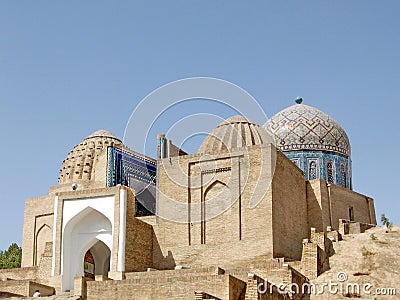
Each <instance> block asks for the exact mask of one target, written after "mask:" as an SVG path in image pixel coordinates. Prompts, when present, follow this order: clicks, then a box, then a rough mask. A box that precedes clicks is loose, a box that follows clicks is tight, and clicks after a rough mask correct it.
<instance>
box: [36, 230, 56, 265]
mask: <svg viewBox="0 0 400 300" xmlns="http://www.w3.org/2000/svg"><path fill="white" fill-rule="evenodd" d="M52 240H53V231H52V229H51V227H50V226H49V225H47V224H46V223H45V224H43V225H42V226H41V227H40V228H39V230H38V231H37V232H36V235H35V248H34V262H33V264H34V265H35V266H38V265H39V263H40V259H41V257H42V254H43V252H44V250H45V248H46V243H47V242H51V241H52Z"/></svg>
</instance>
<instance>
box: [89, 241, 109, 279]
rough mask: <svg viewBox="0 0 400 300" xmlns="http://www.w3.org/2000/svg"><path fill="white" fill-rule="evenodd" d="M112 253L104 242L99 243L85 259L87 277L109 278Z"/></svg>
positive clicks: (90, 250)
mask: <svg viewBox="0 0 400 300" xmlns="http://www.w3.org/2000/svg"><path fill="white" fill-rule="evenodd" d="M110 257H111V251H110V249H109V248H108V247H107V245H106V244H104V243H103V242H102V241H97V242H96V244H94V245H93V246H92V247H91V248H90V249H89V250H88V251H86V254H85V256H84V259H83V273H84V276H85V277H89V278H92V279H94V278H95V275H104V276H107V274H108V272H109V271H110Z"/></svg>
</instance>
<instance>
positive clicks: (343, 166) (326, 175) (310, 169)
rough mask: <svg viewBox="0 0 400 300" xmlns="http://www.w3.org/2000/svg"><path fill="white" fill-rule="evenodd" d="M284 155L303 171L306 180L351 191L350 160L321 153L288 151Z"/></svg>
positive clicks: (332, 154)
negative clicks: (326, 183) (318, 181)
mask: <svg viewBox="0 0 400 300" xmlns="http://www.w3.org/2000/svg"><path fill="white" fill-rule="evenodd" d="M284 154H285V155H286V156H287V157H288V158H289V159H290V160H291V161H293V162H294V163H295V164H297V166H298V167H299V168H300V169H301V170H303V172H304V174H305V176H306V179H307V180H312V179H316V178H318V179H322V180H327V181H330V182H331V183H334V184H336V185H340V186H343V187H346V188H349V189H352V180H351V176H352V170H351V159H350V158H347V157H345V156H342V155H339V154H336V153H329V152H323V151H288V152H284ZM313 162H314V163H315V165H312V163H313ZM314 166H315V168H314ZM330 167H331V168H330ZM329 168H330V170H329Z"/></svg>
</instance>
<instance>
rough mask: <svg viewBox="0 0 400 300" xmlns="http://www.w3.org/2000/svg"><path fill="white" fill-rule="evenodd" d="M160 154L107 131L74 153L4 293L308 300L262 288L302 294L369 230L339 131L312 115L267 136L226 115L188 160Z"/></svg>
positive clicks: (33, 211) (167, 150) (176, 153)
mask: <svg viewBox="0 0 400 300" xmlns="http://www.w3.org/2000/svg"><path fill="white" fill-rule="evenodd" d="M157 142H158V149H157V153H158V157H157V159H153V158H150V157H147V156H145V155H142V154H140V153H136V152H135V151H132V150H131V149H129V148H128V147H127V146H125V145H124V144H123V142H122V141H121V140H120V139H119V138H118V137H116V136H114V135H113V134H112V133H110V132H108V131H105V130H100V131H97V132H95V133H93V134H92V135H90V136H88V137H87V138H86V139H84V140H83V141H82V142H81V143H79V144H78V145H76V146H75V147H74V148H73V149H72V151H71V152H70V153H69V154H68V155H67V157H66V159H65V160H64V161H63V162H62V166H61V170H60V174H59V179H58V185H57V186H53V187H50V190H49V194H48V195H46V196H42V197H38V198H32V199H28V200H26V203H25V212H24V229H23V243H22V249H23V253H22V266H21V268H19V269H9V270H0V278H3V279H4V280H3V281H0V292H3V293H8V294H10V295H11V294H13V295H20V296H32V294H33V292H34V291H35V290H40V292H41V294H42V296H44V295H53V294H57V295H69V296H76V297H83V298H88V299H246V300H250V299H290V298H299V299H300V298H301V297H303V298H307V296H305V295H298V294H293V293H291V292H290V291H286V292H285V293H278V291H277V289H276V287H273V288H271V291H273V297H274V298H272V294H264V295H261V294H260V292H259V291H257V286H258V284H259V283H261V282H264V280H268V282H271V283H274V284H276V285H278V284H280V283H282V282H284V283H292V282H296V283H302V282H308V280H309V279H310V278H313V277H316V276H318V275H319V274H320V273H321V272H323V271H325V270H327V269H328V268H329V256H330V255H332V243H333V242H336V241H338V240H339V239H340V236H341V235H343V234H346V232H348V231H349V230H353V229H354V226H358V227H357V228H359V230H363V228H366V227H368V226H372V225H374V224H376V217H375V209H374V201H373V199H372V198H370V197H368V196H365V195H363V194H360V193H358V192H355V191H353V184H352V166H351V148H350V142H349V138H348V136H347V134H346V132H345V131H344V130H343V128H342V127H341V126H340V125H339V124H338V123H337V122H336V121H334V120H333V119H332V118H331V117H330V116H328V115H327V114H325V113H323V112H321V111H320V110H318V109H316V108H313V107H311V106H308V105H304V104H301V103H298V104H295V105H293V106H290V107H288V108H286V109H284V110H282V111H281V112H279V113H277V114H276V115H275V116H273V117H272V118H271V119H270V120H269V121H268V122H267V123H266V124H255V123H253V122H252V121H251V120H248V119H247V118H246V117H245V116H233V117H231V118H229V119H227V120H225V121H223V122H222V123H221V124H219V125H218V126H217V127H216V128H215V129H214V130H213V131H212V132H211V133H210V134H209V136H208V137H206V138H205V140H204V141H203V143H202V144H201V146H200V148H199V150H198V153H194V154H187V153H186V152H185V151H183V150H182V149H179V147H177V146H175V145H174V144H173V141H171V140H169V139H168V138H167V137H166V136H165V135H163V134H160V135H159V136H158V137H157ZM352 228H353V229H352ZM263 297H264V298H263ZM268 297H271V298H268Z"/></svg>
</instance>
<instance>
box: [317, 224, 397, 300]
mask: <svg viewBox="0 0 400 300" xmlns="http://www.w3.org/2000/svg"><path fill="white" fill-rule="evenodd" d="M385 231H386V227H376V228H371V229H369V230H367V231H366V232H365V233H361V234H354V235H346V236H344V238H343V241H340V242H335V243H334V249H335V252H336V253H335V254H334V255H333V256H332V257H330V259H329V261H330V267H331V269H330V270H329V271H327V272H325V273H323V274H321V275H320V276H319V277H318V278H317V279H315V280H312V283H315V284H316V285H317V286H318V285H319V286H320V284H323V283H329V280H331V281H332V282H334V283H339V282H340V281H339V280H338V278H337V276H338V273H340V272H345V273H346V275H347V277H348V279H347V280H346V281H344V282H343V287H344V288H343V291H344V293H343V294H341V293H340V292H339V293H338V294H336V295H332V294H330V293H329V292H325V293H324V294H323V295H316V296H312V297H311V299H329V298H331V299H343V298H344V297H343V295H344V294H346V285H347V283H357V284H359V285H360V289H361V295H360V296H361V297H362V298H366V299H400V227H399V226H394V227H393V228H392V230H391V232H390V233H386V232H385ZM342 276H343V274H342ZM364 284H371V285H372V287H371V288H370V289H369V291H370V292H371V294H367V293H363V291H362V290H363V285H364ZM376 288H381V289H382V288H386V289H387V288H395V289H396V292H397V295H395V296H388V295H377V294H376V292H377V291H376ZM326 290H327V288H326ZM349 292H351V289H350V290H349ZM378 292H379V291H378ZM380 292H381V293H385V292H386V294H387V293H389V290H386V291H385V290H380ZM390 292H391V291H390Z"/></svg>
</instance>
